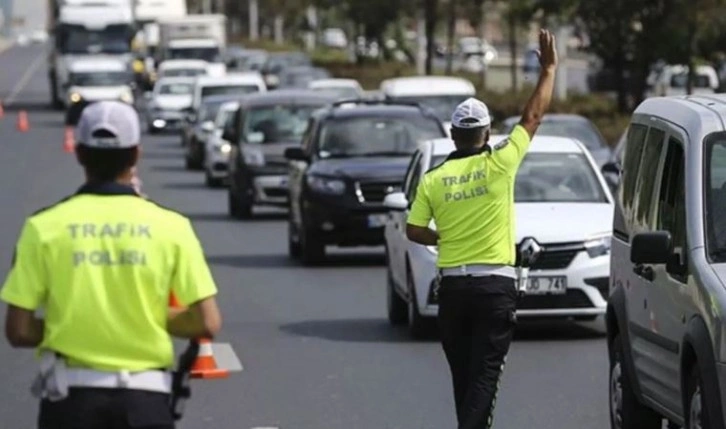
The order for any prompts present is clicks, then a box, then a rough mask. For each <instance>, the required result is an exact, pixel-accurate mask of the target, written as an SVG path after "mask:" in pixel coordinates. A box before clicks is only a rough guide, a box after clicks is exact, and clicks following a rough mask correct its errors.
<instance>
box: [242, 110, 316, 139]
mask: <svg viewBox="0 0 726 429" xmlns="http://www.w3.org/2000/svg"><path fill="white" fill-rule="evenodd" d="M319 108H320V106H315V105H312V106H294V105H284V104H281V105H277V106H265V107H256V108H252V109H249V110H247V111H246V112H245V120H244V123H243V126H242V133H243V135H245V136H248V137H249V136H250V135H251V134H253V133H257V134H258V135H260V137H261V138H258V141H253V139H250V138H247V139H246V141H247V142H249V143H281V142H288V143H289V142H299V141H301V140H302V137H303V134H304V133H305V130H306V129H307V125H308V120H309V119H310V117H311V116H312V115H313V112H315V111H316V110H317V109H319Z"/></svg>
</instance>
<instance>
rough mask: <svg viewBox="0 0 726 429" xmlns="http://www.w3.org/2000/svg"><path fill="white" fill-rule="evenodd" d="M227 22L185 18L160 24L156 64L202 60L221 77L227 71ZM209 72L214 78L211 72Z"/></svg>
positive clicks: (216, 18)
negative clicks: (219, 73)
mask: <svg viewBox="0 0 726 429" xmlns="http://www.w3.org/2000/svg"><path fill="white" fill-rule="evenodd" d="M226 22H227V17H226V16H224V15H187V16H186V17H183V18H169V19H164V20H162V21H160V23H159V48H158V49H157V52H156V64H157V65H158V64H161V63H162V62H164V61H166V60H188V59H195V60H204V61H206V62H208V63H209V64H210V66H211V68H213V69H220V70H217V71H219V72H221V73H223V72H224V71H226V65H225V63H224V52H225V49H226V46H227V33H226V31H227V29H226ZM211 72H212V74H217V73H215V71H214V70H212V71H211Z"/></svg>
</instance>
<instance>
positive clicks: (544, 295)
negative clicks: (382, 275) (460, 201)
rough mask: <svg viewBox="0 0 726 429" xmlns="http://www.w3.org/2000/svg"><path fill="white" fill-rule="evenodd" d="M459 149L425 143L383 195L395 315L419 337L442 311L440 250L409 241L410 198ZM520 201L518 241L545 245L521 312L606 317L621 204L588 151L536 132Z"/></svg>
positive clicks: (520, 179) (521, 175)
mask: <svg viewBox="0 0 726 429" xmlns="http://www.w3.org/2000/svg"><path fill="white" fill-rule="evenodd" d="M505 138H506V136H492V141H493V142H498V141H501V140H503V139H505ZM454 149H455V148H454V144H453V142H452V141H451V140H448V139H439V140H434V141H429V142H425V143H423V144H422V145H421V146H420V147H419V149H418V150H417V152H416V153H415V154H414V156H413V158H412V160H411V165H410V166H409V169H408V173H407V175H406V179H405V181H404V186H403V190H402V192H396V193H392V194H389V195H388V196H387V197H386V199H385V200H384V204H385V205H386V206H387V207H388V208H389V209H391V212H390V217H389V220H388V222H387V224H386V228H385V240H386V259H387V266H388V276H387V277H388V281H387V283H388V285H387V288H388V293H387V295H388V299H387V301H388V318H389V320H390V322H391V323H392V324H394V325H398V324H406V323H408V325H409V327H410V329H411V333H412V334H413V335H414V336H421V335H425V333H426V332H427V331H428V330H429V328H430V325H431V324H432V322H433V321H434V318H435V317H436V315H437V314H438V305H437V294H436V291H435V287H434V285H435V283H436V282H435V279H436V272H437V270H436V256H437V249H436V248H435V247H427V246H422V245H419V244H416V243H413V242H411V241H409V240H408V239H407V238H406V235H405V234H406V218H407V216H408V205H409V200H412V199H413V197H414V193H415V190H416V187H417V185H418V183H419V180H420V178H421V175H422V174H424V173H425V172H426V171H428V170H430V169H431V168H433V167H436V166H437V165H439V164H441V163H442V162H443V161H444V160H445V159H446V157H447V156H448V154H449V153H451V152H452V151H453V150H454ZM514 198H515V210H516V215H517V221H516V233H517V242H518V243H520V242H521V241H522V240H523V239H525V238H528V237H532V238H534V239H535V240H537V242H538V243H539V244H540V245H541V246H542V247H543V252H542V254H541V255H540V256H539V258H538V259H537V261H536V262H535V263H534V265H533V266H532V267H531V270H530V281H529V284H528V288H527V289H528V290H527V293H526V295H525V296H523V297H522V299H521V300H520V302H519V306H518V310H517V314H518V316H519V317H520V318H524V317H560V318H570V317H572V318H575V319H580V320H592V319H595V318H596V317H597V316H599V315H602V314H604V313H605V308H606V305H607V303H606V299H607V294H608V284H609V270H610V255H609V253H610V240H611V231H612V222H613V207H614V206H613V197H612V194H611V193H610V190H609V188H608V186H607V183H606V182H605V179H604V178H603V176H602V174H601V173H600V171H599V169H598V168H597V165H596V164H595V161H594V160H593V159H592V157H591V156H590V155H589V153H588V152H587V149H586V148H585V147H584V146H583V145H582V144H581V143H580V142H578V141H576V140H573V139H569V138H563V137H548V136H547V137H546V136H537V137H535V138H534V140H533V142H532V145H531V147H530V150H529V152H528V153H527V156H526V157H525V159H524V161H523V162H522V165H521V167H520V169H519V172H518V174H517V178H516V185H515V196H514ZM432 227H435V226H434V225H432Z"/></svg>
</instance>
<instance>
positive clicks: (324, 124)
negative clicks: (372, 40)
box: [285, 100, 447, 264]
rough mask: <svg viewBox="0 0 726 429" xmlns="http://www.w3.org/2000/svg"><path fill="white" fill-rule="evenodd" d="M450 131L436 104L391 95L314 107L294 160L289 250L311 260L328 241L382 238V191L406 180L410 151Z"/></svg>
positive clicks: (376, 241)
mask: <svg viewBox="0 0 726 429" xmlns="http://www.w3.org/2000/svg"><path fill="white" fill-rule="evenodd" d="M442 137H447V134H446V131H445V130H444V127H443V124H442V123H441V122H440V121H439V120H438V119H437V118H436V115H435V114H434V113H433V112H431V111H430V110H428V109H426V108H424V107H421V106H418V105H415V104H401V103H396V102H391V101H380V100H379V101H376V100H368V101H363V100H353V101H351V100H344V101H340V102H337V103H335V104H332V105H331V106H329V107H327V108H325V109H321V110H319V111H318V112H316V113H315V114H314V115H313V117H312V118H311V120H310V124H309V125H308V128H307V131H306V132H305V136H304V137H303V144H302V147H301V148H291V149H288V150H287V151H286V152H285V157H286V158H287V159H289V160H290V161H291V164H290V218H289V219H290V220H289V228H288V243H289V252H290V256H291V257H293V258H300V259H301V260H302V261H303V263H305V264H311V263H316V262H320V261H322V260H323V259H325V246H326V245H337V246H341V247H343V246H345V247H353V246H379V245H382V244H383V241H384V239H383V224H384V221H385V219H386V218H387V210H386V208H385V207H384V206H383V198H384V197H385V196H386V195H387V194H388V193H390V192H394V191H396V190H399V189H400V188H401V184H402V182H403V178H404V175H405V174H406V167H407V166H408V164H409V161H410V158H411V154H413V152H414V151H415V150H416V149H417V147H418V144H419V143H420V142H422V141H425V140H430V139H436V138H442Z"/></svg>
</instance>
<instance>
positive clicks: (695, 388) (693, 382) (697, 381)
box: [685, 364, 711, 429]
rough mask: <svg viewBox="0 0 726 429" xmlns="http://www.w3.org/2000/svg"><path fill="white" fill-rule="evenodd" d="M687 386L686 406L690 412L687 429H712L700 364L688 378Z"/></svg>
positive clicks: (687, 415)
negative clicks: (704, 395)
mask: <svg viewBox="0 0 726 429" xmlns="http://www.w3.org/2000/svg"><path fill="white" fill-rule="evenodd" d="M687 386H688V388H687V393H686V394H687V396H686V404H687V406H688V412H687V413H686V427H685V429H702V428H710V427H711V422H710V421H709V419H708V416H709V413H708V408H707V406H708V405H707V404H706V401H705V400H704V397H703V380H702V379H701V371H700V368H699V367H698V364H696V365H694V366H693V369H692V370H691V374H690V376H689V377H688V384H687Z"/></svg>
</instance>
